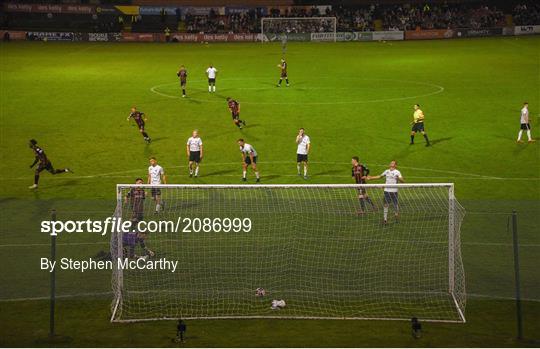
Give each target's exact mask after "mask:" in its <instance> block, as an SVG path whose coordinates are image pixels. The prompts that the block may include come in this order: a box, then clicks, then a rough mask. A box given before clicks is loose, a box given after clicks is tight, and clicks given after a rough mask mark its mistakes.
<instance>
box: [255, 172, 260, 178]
mask: <svg viewBox="0 0 540 349" xmlns="http://www.w3.org/2000/svg"><path fill="white" fill-rule="evenodd" d="M255 177H257V179H258V178H259V172H258V171H257V172H255Z"/></svg>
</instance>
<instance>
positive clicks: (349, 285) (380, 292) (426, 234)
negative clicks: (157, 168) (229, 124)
mask: <svg viewBox="0 0 540 349" xmlns="http://www.w3.org/2000/svg"><path fill="white" fill-rule="evenodd" d="M385 187H386V188H391V187H392V188H397V189H398V193H399V194H398V196H396V199H393V198H391V199H389V197H388V195H385V192H384V188H385ZM156 189H159V191H160V192H161V199H162V200H163V202H164V205H163V206H164V210H163V211H162V212H160V213H159V214H158V215H155V214H154V210H155V202H154V201H153V200H152V197H151V194H152V191H154V193H155V191H156ZM133 190H140V191H144V192H145V193H146V196H145V199H142V200H140V201H136V200H134V199H133V197H134V196H133V195H132V196H129V198H128V199H127V200H126V199H125V198H126V196H127V194H128V193H129V192H130V191H133ZM361 190H365V192H366V193H367V194H368V196H369V198H370V201H365V202H364V204H365V209H362V206H361V203H360V200H359V198H358V196H359V193H360V191H361ZM139 193H140V192H139ZM117 195H118V196H117V198H118V206H117V209H116V212H115V215H116V216H117V217H119V218H120V217H121V218H122V219H123V220H124V221H125V220H131V219H133V218H137V219H138V220H139V221H144V222H145V223H148V222H150V221H171V222H174V223H175V224H176V223H178V225H179V228H178V227H177V228H178V229H177V231H168V232H163V231H162V232H155V233H153V232H152V233H149V234H148V235H147V236H146V239H145V240H144V243H145V246H146V248H147V249H148V250H151V251H152V253H153V255H151V256H150V255H148V253H147V252H146V250H144V249H143V248H142V247H141V246H139V244H136V245H135V247H133V249H131V246H132V244H133V243H132V242H130V240H129V238H126V235H125V233H114V234H112V235H111V254H112V260H113V268H114V270H113V278H112V283H113V291H114V300H113V303H112V317H111V320H112V321H138V320H160V319H178V318H182V319H232V318H239V319H240V318H282V319H381V320H410V319H411V318H412V317H417V318H418V319H420V320H422V321H441V322H465V317H464V311H465V302H466V294H465V277H464V271H463V264H462V259H461V250H460V225H461V221H462V218H463V216H464V210H463V208H462V207H461V206H460V205H459V203H458V202H457V201H456V199H455V197H454V187H453V184H400V185H394V186H388V185H384V184H382V185H379V184H372V185H161V186H159V187H158V186H150V185H139V186H137V185H123V184H122V185H118V187H117ZM385 198H386V199H385ZM385 200H386V201H385ZM385 202H387V203H388V206H389V208H388V224H386V225H385V224H383V212H384V208H383V206H384V203H385ZM372 204H373V205H372ZM360 211H363V212H360ZM396 212H399V216H398V217H396V216H395V213H396ZM184 219H188V221H189V220H191V225H190V227H191V230H189V229H188V231H184V230H183V228H185V227H186V225H187V223H186V222H188V221H184ZM205 219H208V220H209V221H210V222H211V223H209V225H206V226H205V223H204V222H205V221H204V220H205ZM226 219H229V220H231V223H230V229H225V228H224V226H226V225H227V221H226ZM234 219H239V220H237V221H234ZM197 220H199V221H200V222H199V223H197ZM248 220H249V229H248ZM233 221H234V222H236V223H234V222H233ZM206 222H208V221H206ZM216 222H218V223H219V224H218V223H216ZM238 222H241V223H238ZM233 224H236V226H237V227H240V228H239V229H236V228H234V229H233V227H232V225H233ZM205 227H206V228H205ZM208 227H209V228H208ZM145 254H146V255H145ZM141 255H144V256H145V258H146V259H147V260H149V261H158V260H160V259H163V258H165V259H167V260H171V261H177V262H178V267H177V269H176V271H175V272H171V270H159V269H158V270H131V269H121V268H118V267H117V265H118V264H117V263H115V261H116V260H117V259H118V258H120V260H122V259H124V258H128V259H130V258H131V259H136V258H138V256H141ZM258 288H262V289H264V291H265V295H264V296H257V295H256V293H257V291H256V290H257V289H258ZM274 299H278V300H280V299H282V300H284V301H285V302H286V306H285V307H283V308H279V309H271V302H272V300H274Z"/></svg>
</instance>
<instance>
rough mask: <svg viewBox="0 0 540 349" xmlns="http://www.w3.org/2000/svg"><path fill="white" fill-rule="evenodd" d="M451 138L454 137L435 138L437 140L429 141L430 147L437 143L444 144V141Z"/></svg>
mask: <svg viewBox="0 0 540 349" xmlns="http://www.w3.org/2000/svg"><path fill="white" fill-rule="evenodd" d="M452 138H454V137H446V138H437V139H434V140H432V141H431V145H435V144H439V143H442V142H446V141H449V140H451V139H452Z"/></svg>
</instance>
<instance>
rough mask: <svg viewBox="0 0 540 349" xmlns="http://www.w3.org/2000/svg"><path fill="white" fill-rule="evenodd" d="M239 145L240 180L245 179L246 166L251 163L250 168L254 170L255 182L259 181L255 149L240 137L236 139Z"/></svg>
mask: <svg viewBox="0 0 540 349" xmlns="http://www.w3.org/2000/svg"><path fill="white" fill-rule="evenodd" d="M238 145H239V146H240V152H241V153H242V181H244V182H245V181H246V180H247V179H246V174H247V168H248V166H249V165H251V168H252V169H253V171H254V172H255V177H256V178H257V180H256V181H257V182H260V181H261V178H260V176H259V171H258V170H257V151H256V150H255V148H253V146H252V145H251V144H247V143H246V142H245V141H244V140H243V139H242V138H240V139H239V140H238Z"/></svg>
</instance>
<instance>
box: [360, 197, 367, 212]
mask: <svg viewBox="0 0 540 349" xmlns="http://www.w3.org/2000/svg"><path fill="white" fill-rule="evenodd" d="M360 207H361V208H362V211H365V210H366V202H365V200H364V198H361V199H360Z"/></svg>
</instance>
